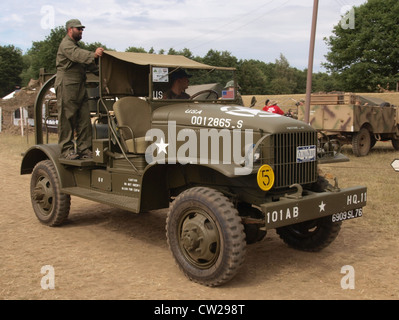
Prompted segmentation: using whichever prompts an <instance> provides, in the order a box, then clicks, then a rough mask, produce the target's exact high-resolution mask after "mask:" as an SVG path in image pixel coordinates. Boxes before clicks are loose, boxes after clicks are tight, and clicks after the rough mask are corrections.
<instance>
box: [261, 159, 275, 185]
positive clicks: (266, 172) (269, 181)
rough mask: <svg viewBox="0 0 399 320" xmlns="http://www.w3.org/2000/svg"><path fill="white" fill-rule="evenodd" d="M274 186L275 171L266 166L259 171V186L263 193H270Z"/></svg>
mask: <svg viewBox="0 0 399 320" xmlns="http://www.w3.org/2000/svg"><path fill="white" fill-rule="evenodd" d="M273 185H274V171H273V169H272V167H270V166H269V165H267V164H265V165H263V166H262V167H261V168H260V169H259V171H258V186H259V188H261V189H262V190H263V191H269V190H270V189H271V188H272V187H273Z"/></svg>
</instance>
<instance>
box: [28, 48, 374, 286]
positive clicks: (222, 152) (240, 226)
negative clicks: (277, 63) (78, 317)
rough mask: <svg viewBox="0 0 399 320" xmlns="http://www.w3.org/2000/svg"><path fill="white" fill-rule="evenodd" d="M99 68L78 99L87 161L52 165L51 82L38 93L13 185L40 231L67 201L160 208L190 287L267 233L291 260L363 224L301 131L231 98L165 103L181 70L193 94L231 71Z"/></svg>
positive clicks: (359, 194)
mask: <svg viewBox="0 0 399 320" xmlns="http://www.w3.org/2000/svg"><path fill="white" fill-rule="evenodd" d="M99 64H100V75H99V79H98V83H97V87H96V86H93V83H91V84H90V88H89V90H88V91H89V99H90V102H91V104H92V107H93V110H92V114H91V116H92V124H93V146H92V148H93V158H92V159H85V160H65V159H60V149H59V147H58V145H57V144H49V143H45V142H44V139H43V135H44V131H43V127H42V118H43V114H42V112H43V110H46V106H47V105H51V104H54V96H53V97H51V95H49V94H48V92H49V91H51V90H52V86H53V84H54V78H52V79H50V80H49V81H48V82H47V83H46V84H45V85H44V86H43V87H42V89H41V91H40V92H39V94H38V97H37V100H36V103H35V115H36V116H35V119H36V133H35V139H36V144H35V145H34V146H33V147H31V148H29V149H28V150H27V151H26V153H25V154H24V156H23V159H22V164H21V174H31V184H30V197H31V200H32V206H33V210H34V212H35V214H36V216H37V218H38V220H39V221H40V222H41V223H43V224H45V225H48V226H51V227H55V226H60V225H62V224H63V222H64V221H65V220H66V219H67V218H68V214H69V210H70V206H71V196H76V197H82V198H85V199H89V200H92V201H96V202H99V203H104V204H107V205H110V206H114V207H117V208H121V209H124V210H127V211H129V212H132V213H142V212H148V211H150V210H154V209H162V208H165V212H167V213H165V216H166V236H167V242H168V244H169V248H170V250H171V252H172V254H173V256H174V259H175V260H176V262H177V265H178V266H179V267H180V269H181V270H182V271H183V273H184V274H185V275H186V276H187V277H188V278H189V279H191V280H193V281H196V282H198V283H201V284H203V285H207V286H218V285H222V284H224V283H226V282H227V281H229V280H230V279H232V278H233V277H234V276H235V275H236V274H237V272H239V269H240V267H241V266H242V264H243V262H244V259H245V252H246V246H247V244H251V243H255V242H258V241H261V240H262V239H263V238H264V237H265V235H266V232H267V231H268V230H271V229H276V230H277V233H278V234H279V235H280V237H281V238H282V240H283V241H285V242H286V243H287V244H288V245H289V246H292V247H294V248H296V249H299V250H305V251H319V250H321V249H323V248H325V247H326V246H328V245H329V244H330V243H331V242H332V241H333V240H334V239H335V238H336V236H337V235H338V233H339V230H340V228H341V224H342V221H344V220H348V219H354V218H358V217H361V216H362V214H363V207H364V206H365V205H366V201H367V200H366V199H367V188H366V187H364V186H355V187H349V188H346V189H340V188H339V186H338V183H337V182H336V183H334V185H332V184H330V183H329V182H328V181H327V180H326V179H324V178H322V177H321V176H319V170H318V165H319V162H320V161H321V160H322V157H321V156H320V155H319V154H323V158H324V161H327V160H328V159H327V158H329V159H332V160H331V161H334V158H335V157H330V156H334V154H330V155H328V154H327V157H326V153H325V152H323V153H319V150H320V149H321V148H320V146H319V145H318V139H317V132H316V130H315V129H313V128H312V127H311V126H309V125H307V124H305V123H303V122H300V121H297V120H294V119H290V118H287V117H282V116H279V115H275V114H271V113H267V112H263V111H260V110H254V109H250V108H246V107H242V106H239V105H238V99H237V90H236V89H235V90H234V91H233V92H223V91H222V92H220V93H219V92H216V91H215V90H213V89H205V90H200V91H198V92H195V93H193V94H191V96H190V98H189V99H174V100H168V99H165V96H166V95H165V92H166V91H167V90H169V89H170V86H171V84H172V83H173V81H174V78H175V75H176V74H177V73H180V71H179V70H182V69H184V72H185V73H188V74H189V75H190V82H191V84H192V85H193V86H194V85H195V86H198V87H197V88H203V87H201V86H202V85H205V84H215V83H219V84H221V85H222V86H223V85H224V84H225V83H226V82H227V81H231V79H233V81H234V82H235V83H236V75H235V71H236V70H235V69H234V68H222V67H215V66H209V65H205V64H201V63H198V62H196V61H193V60H190V59H187V58H185V57H184V56H168V55H155V54H144V53H126V52H111V51H105V52H104V54H103V56H102V57H101V59H100V61H99ZM235 87H236V88H237V86H235ZM49 97H50V98H49ZM335 156H337V154H335ZM132 256H134V252H133V251H132Z"/></svg>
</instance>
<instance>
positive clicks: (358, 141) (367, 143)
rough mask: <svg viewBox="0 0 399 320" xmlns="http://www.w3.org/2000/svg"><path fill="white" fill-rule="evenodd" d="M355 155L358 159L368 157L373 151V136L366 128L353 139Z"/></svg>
mask: <svg viewBox="0 0 399 320" xmlns="http://www.w3.org/2000/svg"><path fill="white" fill-rule="evenodd" d="M352 149H353V154H354V155H355V156H356V157H364V156H367V155H368V153H369V151H370V149H371V135H370V131H369V130H368V129H366V128H361V129H360V131H359V132H357V133H356V134H355V135H354V136H353V138H352Z"/></svg>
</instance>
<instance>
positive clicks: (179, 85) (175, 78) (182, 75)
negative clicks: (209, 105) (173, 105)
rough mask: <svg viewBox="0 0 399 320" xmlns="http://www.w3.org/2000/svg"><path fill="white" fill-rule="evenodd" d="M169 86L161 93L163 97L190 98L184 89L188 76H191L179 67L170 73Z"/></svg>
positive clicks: (186, 85) (186, 86) (187, 82)
mask: <svg viewBox="0 0 399 320" xmlns="http://www.w3.org/2000/svg"><path fill="white" fill-rule="evenodd" d="M170 77H171V87H170V89H169V90H168V91H166V92H165V93H164V95H163V99H190V95H188V94H187V93H186V92H185V90H186V89H187V88H188V85H189V82H190V80H189V78H191V77H192V75H191V74H188V73H187V72H186V70H184V69H179V70H177V71H175V72H173V73H172V74H171V76H170Z"/></svg>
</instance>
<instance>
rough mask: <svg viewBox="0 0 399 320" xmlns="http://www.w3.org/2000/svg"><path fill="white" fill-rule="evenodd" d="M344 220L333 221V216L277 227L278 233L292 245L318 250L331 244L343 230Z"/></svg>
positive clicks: (299, 248) (313, 250)
mask: <svg viewBox="0 0 399 320" xmlns="http://www.w3.org/2000/svg"><path fill="white" fill-rule="evenodd" d="M341 224H342V222H341V221H339V222H332V219H331V216H328V217H323V218H320V219H316V220H311V221H305V222H301V223H298V224H294V225H291V226H286V227H281V228H277V229H276V231H277V234H278V235H279V236H280V238H281V239H282V240H283V241H284V242H285V243H286V244H287V245H289V246H290V247H292V248H294V249H297V250H301V251H309V252H318V251H321V250H322V249H324V248H325V247H327V246H328V245H330V244H331V243H332V242H333V241H334V240H335V238H336V237H337V235H338V233H339V231H340V230H341Z"/></svg>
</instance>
